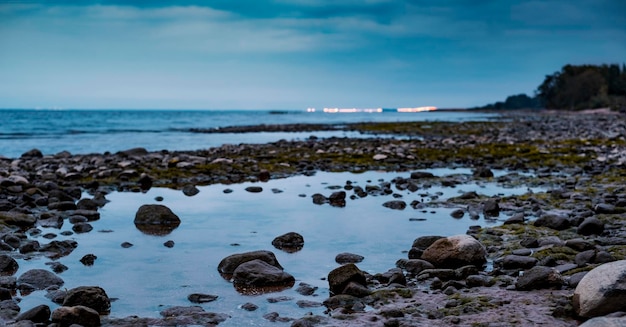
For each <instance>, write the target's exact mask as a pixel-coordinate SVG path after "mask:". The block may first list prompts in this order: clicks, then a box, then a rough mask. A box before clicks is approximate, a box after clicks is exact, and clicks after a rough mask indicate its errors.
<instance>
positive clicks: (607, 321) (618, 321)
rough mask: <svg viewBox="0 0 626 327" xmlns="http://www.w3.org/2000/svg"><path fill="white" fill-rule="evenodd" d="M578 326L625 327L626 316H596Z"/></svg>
mask: <svg viewBox="0 0 626 327" xmlns="http://www.w3.org/2000/svg"><path fill="white" fill-rule="evenodd" d="M578 327H626V317H618V318H612V317H596V318H592V319H589V320H587V321H585V322H584V323H582V324H581V325H579V326H578Z"/></svg>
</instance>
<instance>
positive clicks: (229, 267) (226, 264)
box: [217, 250, 283, 275]
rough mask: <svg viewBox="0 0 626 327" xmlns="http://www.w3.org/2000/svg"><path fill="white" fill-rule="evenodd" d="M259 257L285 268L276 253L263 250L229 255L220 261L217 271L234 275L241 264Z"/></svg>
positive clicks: (275, 265) (277, 266)
mask: <svg viewBox="0 0 626 327" xmlns="http://www.w3.org/2000/svg"><path fill="white" fill-rule="evenodd" d="M257 259H258V260H263V261H265V262H267V263H268V264H270V265H272V266H274V267H276V268H279V269H281V270H282V269H283V267H282V266H281V265H280V264H279V263H278V260H277V259H276V256H275V255H274V253H272V252H270V251H263V250H261V251H252V252H245V253H236V254H232V255H229V256H228V257H226V258H224V259H222V261H220V263H219V264H218V266H217V271H219V272H220V273H221V274H226V275H232V274H233V273H234V272H235V269H237V267H238V266H239V265H240V264H242V263H244V262H248V261H252V260H257Z"/></svg>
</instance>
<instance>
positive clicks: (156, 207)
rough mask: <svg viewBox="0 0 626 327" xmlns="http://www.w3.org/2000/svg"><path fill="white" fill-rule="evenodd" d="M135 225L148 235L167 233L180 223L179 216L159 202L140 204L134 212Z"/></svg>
mask: <svg viewBox="0 0 626 327" xmlns="http://www.w3.org/2000/svg"><path fill="white" fill-rule="evenodd" d="M134 223H135V226H136V227H137V229H139V230H140V231H142V232H144V233H146V234H150V235H167V234H169V233H170V232H171V231H173V230H174V229H176V228H177V227H178V226H179V225H180V218H178V216H177V215H176V214H174V213H173V212H172V210H170V208H168V207H166V206H164V205H160V204H146V205H142V206H141V207H140V208H139V210H138V211H137V213H136V214H135V221H134Z"/></svg>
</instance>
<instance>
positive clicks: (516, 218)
mask: <svg viewBox="0 0 626 327" xmlns="http://www.w3.org/2000/svg"><path fill="white" fill-rule="evenodd" d="M524 222H525V218H524V213H523V212H520V213H516V214H514V215H513V216H511V217H510V218H509V219H507V220H505V221H504V224H505V225H510V224H523V223H524Z"/></svg>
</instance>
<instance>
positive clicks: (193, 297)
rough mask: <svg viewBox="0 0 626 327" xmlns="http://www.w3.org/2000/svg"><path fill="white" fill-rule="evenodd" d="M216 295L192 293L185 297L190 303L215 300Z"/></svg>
mask: <svg viewBox="0 0 626 327" xmlns="http://www.w3.org/2000/svg"><path fill="white" fill-rule="evenodd" d="M217 298H218V296H217V295H211V294H201V293H193V294H189V296H187V299H188V300H189V301H190V302H192V303H208V302H213V301H215V300H217Z"/></svg>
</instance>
